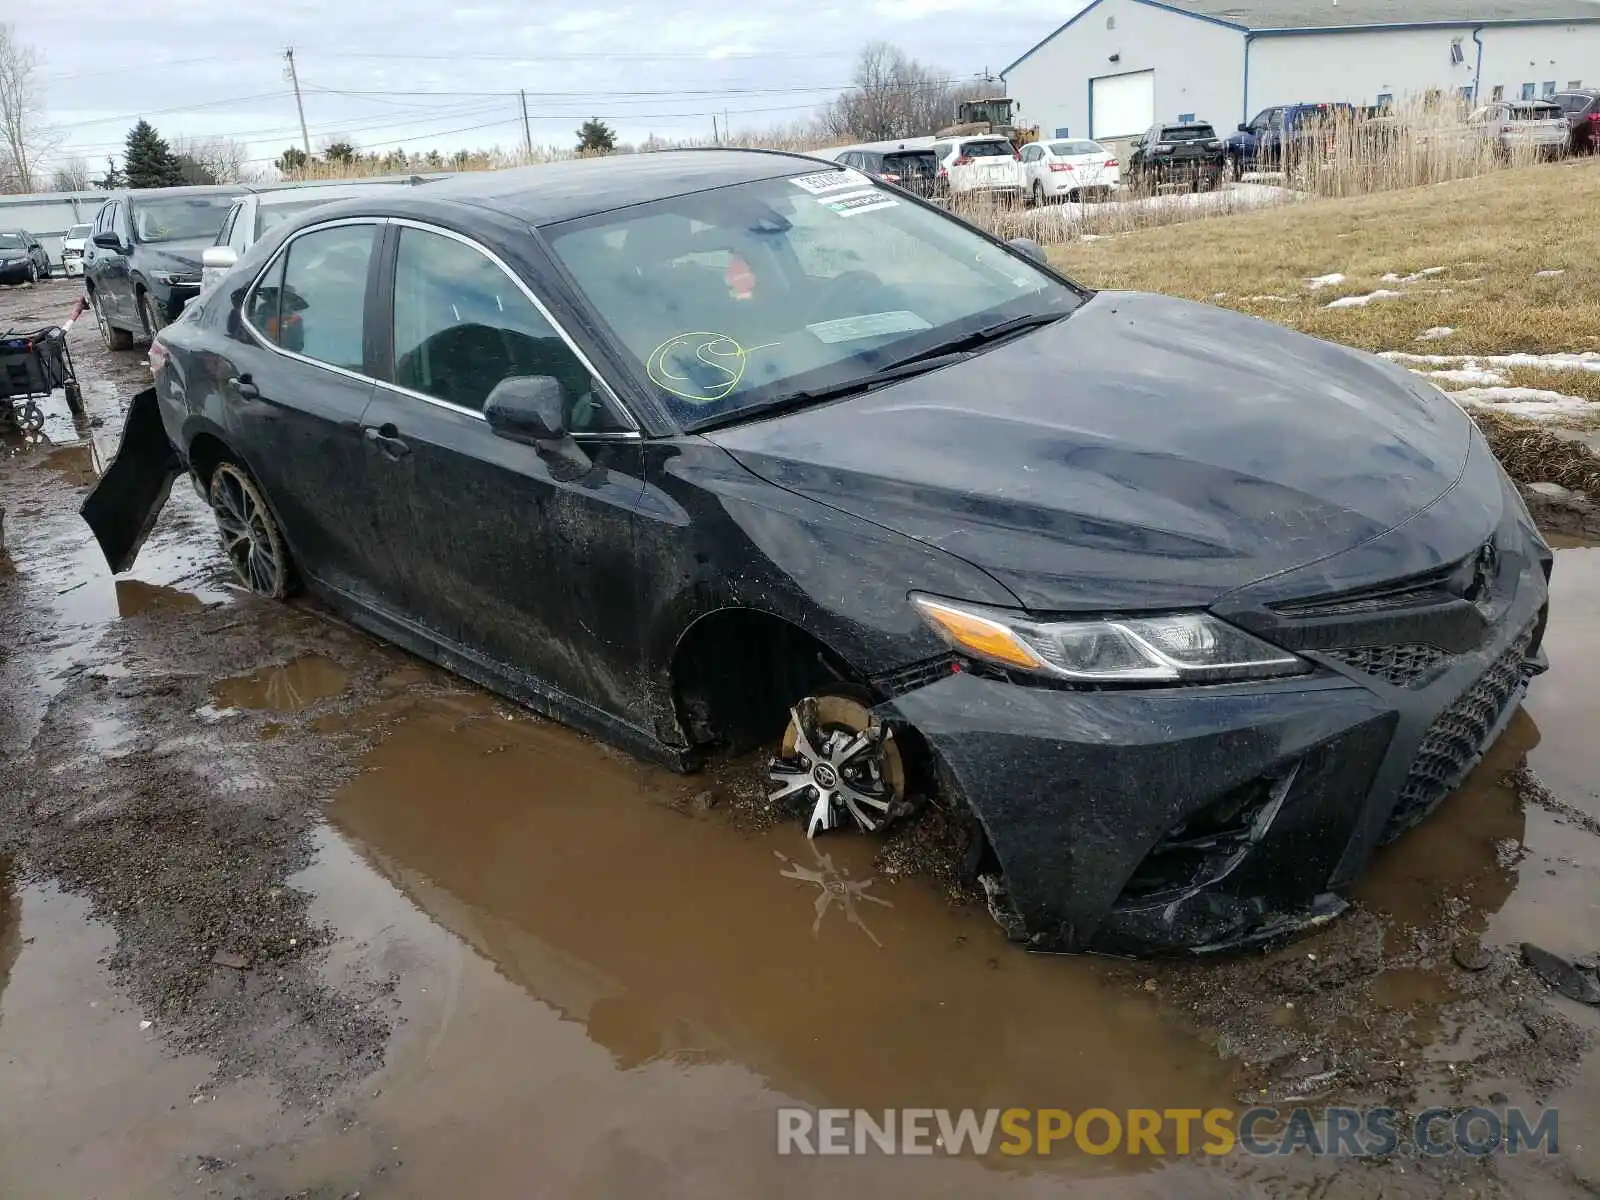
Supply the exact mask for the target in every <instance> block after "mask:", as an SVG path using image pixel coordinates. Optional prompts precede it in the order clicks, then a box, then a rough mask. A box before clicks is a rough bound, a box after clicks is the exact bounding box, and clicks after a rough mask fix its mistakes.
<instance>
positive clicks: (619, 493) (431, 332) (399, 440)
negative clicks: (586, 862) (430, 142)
mask: <svg viewBox="0 0 1600 1200" xmlns="http://www.w3.org/2000/svg"><path fill="white" fill-rule="evenodd" d="M395 224H396V226H397V229H396V233H397V235H398V236H397V238H396V246H395V250H394V262H393V268H392V274H393V284H392V288H393V305H392V322H393V323H392V334H393V338H392V341H393V347H392V372H391V374H390V376H389V382H388V383H387V384H384V383H381V382H380V384H379V386H378V389H377V391H376V393H375V395H374V397H373V403H372V408H371V409H370V410H369V411H368V414H367V417H366V418H365V420H364V422H363V424H364V425H365V426H366V431H365V432H366V437H367V442H366V452H367V460H368V461H367V470H368V471H369V472H370V473H371V474H372V476H373V477H374V479H376V480H382V481H384V482H383V483H382V484H381V485H380V490H381V491H382V492H383V493H384V494H385V496H386V497H387V500H386V503H387V505H388V506H389V507H390V508H391V511H393V512H394V513H396V519H395V521H394V523H393V525H392V527H391V531H390V541H391V543H392V545H393V546H394V551H395V554H396V556H397V557H398V559H399V562H400V566H401V569H402V571H403V573H404V575H405V577H406V580H407V583H408V587H407V591H406V609H405V615H406V616H407V617H409V618H411V619H412V620H415V621H417V622H418V623H420V624H421V625H422V626H424V627H425V628H426V629H427V630H428V631H429V632H430V633H431V634H432V635H433V636H434V637H435V638H437V639H442V640H443V641H445V642H448V643H451V644H453V645H454V646H456V647H460V648H463V649H465V650H466V651H467V652H468V653H469V654H470V655H472V656H473V657H475V658H477V659H478V660H479V661H480V662H483V663H485V664H486V665H488V667H489V668H490V670H493V671H496V672H499V673H501V674H502V675H503V676H504V677H505V678H506V679H507V680H508V681H509V682H511V683H512V684H513V685H514V686H515V687H516V689H517V690H520V691H521V692H522V693H523V694H524V698H525V699H526V698H532V699H534V700H539V699H549V698H553V699H555V700H557V701H560V700H561V699H562V698H563V697H564V698H566V699H568V700H574V701H577V702H578V704H579V705H582V706H588V707H590V708H594V709H601V710H606V711H610V712H616V713H622V714H625V719H626V720H628V722H629V723H630V724H634V725H636V726H638V727H641V728H643V727H646V726H647V725H648V723H649V715H648V713H647V712H646V711H645V707H644V694H645V691H644V687H643V683H642V669H643V668H642V666H641V662H642V655H641V653H640V625H641V621H640V620H639V615H638V614H639V586H638V582H637V580H636V579H635V577H634V567H633V562H634V559H633V539H634V513H635V511H636V510H635V506H636V504H637V503H638V500H639V497H640V496H641V494H642V493H643V491H644V478H643V464H642V458H643V456H642V454H641V450H640V444H639V441H638V437H637V434H636V433H635V432H633V429H632V420H631V418H630V417H628V415H627V414H626V413H625V412H623V411H622V410H621V409H620V408H618V407H617V406H616V403H615V401H614V399H612V397H611V396H610V395H609V393H608V391H607V390H606V389H605V387H604V386H603V385H602V384H600V383H599V382H598V381H597V380H596V379H595V378H594V376H593V374H592V373H591V371H590V369H589V368H588V366H587V365H585V364H584V362H583V361H581V359H580V358H579V356H578V355H577V354H576V353H575V352H574V350H573V349H572V347H571V344H570V343H569V342H568V341H567V340H566V339H565V338H564V337H563V335H562V333H561V332H560V331H559V330H558V329H557V328H556V327H555V326H554V324H553V323H552V321H551V319H550V318H549V317H548V316H547V315H546V313H545V312H544V311H543V310H542V309H541V308H540V307H539V306H538V305H537V304H535V302H534V301H533V300H532V299H530V296H529V293H528V292H527V291H526V289H525V288H524V287H523V285H522V284H521V283H520V282H519V281H518V280H516V279H515V278H514V277H513V276H512V275H511V274H510V273H509V271H508V270H507V269H506V268H505V267H503V266H502V265H501V264H500V263H498V262H497V261H495V260H494V259H492V258H490V257H489V256H488V255H487V254H486V253H485V252H484V251H483V250H482V249H481V248H479V247H478V246H477V245H476V244H475V243H473V242H471V241H469V240H467V239H465V238H463V237H460V236H458V235H455V234H452V233H447V232H445V231H442V230H434V229H431V228H424V227H421V226H417V225H411V224H406V223H402V222H398V221H397V222H395ZM513 375H521V376H529V375H545V376H552V377H554V378H555V379H556V380H557V381H558V382H559V383H560V385H561V388H562V391H563V393H564V395H565V397H566V400H567V406H568V413H569V428H571V429H572V430H573V432H574V438H575V440H576V441H577V442H578V443H579V445H580V447H581V449H582V450H583V451H584V453H585V454H586V455H587V457H588V459H589V460H590V464H591V465H590V468H589V469H588V470H587V471H584V472H582V473H580V474H578V475H577V476H576V477H572V476H571V473H570V472H567V471H564V470H557V469H554V468H553V467H552V465H551V463H549V462H547V461H546V459H545V458H543V457H541V456H540V454H539V452H538V451H537V450H536V449H535V448H534V447H532V446H528V445H524V444H521V443H518V442H513V441H508V440H506V439H505V438H502V437H499V436H498V435H496V434H495V433H494V431H493V430H491V429H490V428H489V425H488V423H487V422H486V421H485V420H484V418H483V406H484V402H485V401H486V400H487V399H488V396H489V393H490V392H491V391H492V390H493V389H494V386H495V385H496V384H497V383H499V382H500V380H502V379H504V378H507V377H510V376H513ZM401 512H406V513H408V515H409V520H406V519H405V518H403V517H400V516H399V514H400V513H401ZM570 714H571V706H567V710H566V713H565V714H564V715H570Z"/></svg>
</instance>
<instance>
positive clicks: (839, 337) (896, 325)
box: [806, 308, 933, 343]
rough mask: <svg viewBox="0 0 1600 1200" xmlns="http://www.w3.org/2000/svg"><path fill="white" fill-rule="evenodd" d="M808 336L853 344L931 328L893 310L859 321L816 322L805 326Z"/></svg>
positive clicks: (915, 315)
mask: <svg viewBox="0 0 1600 1200" xmlns="http://www.w3.org/2000/svg"><path fill="white" fill-rule="evenodd" d="M806 328H807V329H809V330H810V331H811V332H812V333H814V334H816V335H817V340H819V341H823V342H828V343H833V342H853V341H856V340H857V339H858V338H869V337H883V336H884V335H885V334H890V333H918V332H920V331H921V330H924V329H932V328H933V326H932V325H930V324H928V322H927V321H924V320H923V319H922V318H921V317H919V316H917V314H916V313H914V312H908V311H907V310H906V309H903V308H901V309H896V310H895V311H893V312H880V313H864V314H863V315H861V316H859V317H840V318H839V319H838V320H837V321H819V322H817V323H816V324H815V325H807V326H806Z"/></svg>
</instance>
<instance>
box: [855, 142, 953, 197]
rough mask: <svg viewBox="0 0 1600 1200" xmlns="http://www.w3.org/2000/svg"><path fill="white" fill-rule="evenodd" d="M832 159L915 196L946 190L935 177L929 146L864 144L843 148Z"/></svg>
mask: <svg viewBox="0 0 1600 1200" xmlns="http://www.w3.org/2000/svg"><path fill="white" fill-rule="evenodd" d="M835 161H836V162H838V164H839V165H840V166H841V167H854V168H855V169H856V170H858V171H865V172H866V173H867V174H869V175H871V176H873V177H875V178H877V179H881V180H883V182H884V183H893V184H896V185H898V186H900V187H903V188H905V190H906V191H908V192H912V193H914V194H915V195H918V196H934V195H941V194H943V193H944V192H945V191H947V190H948V187H947V185H946V184H945V183H944V182H943V181H942V180H941V179H940V178H939V156H938V155H937V154H936V153H934V151H933V148H932V147H914V148H911V149H906V148H904V147H899V146H890V147H888V148H883V147H864V148H862V149H856V150H846V151H844V152H843V153H842V154H839V155H838V156H837V158H836V159H835Z"/></svg>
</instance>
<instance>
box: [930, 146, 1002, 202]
mask: <svg viewBox="0 0 1600 1200" xmlns="http://www.w3.org/2000/svg"><path fill="white" fill-rule="evenodd" d="M933 152H934V153H935V154H937V155H938V156H939V176H940V178H941V179H943V180H944V181H945V182H946V183H947V184H948V185H949V188H950V194H951V195H952V196H962V195H969V194H972V193H976V192H985V193H990V194H995V195H1002V196H1020V195H1022V190H1023V176H1022V160H1021V156H1020V155H1018V153H1017V151H1016V147H1014V146H1012V144H1011V142H1010V141H1009V140H1008V139H1006V138H1003V137H1000V136H999V135H998V134H982V135H980V136H977V137H962V138H950V139H948V140H945V139H941V140H940V141H937V142H935V143H934V146H933Z"/></svg>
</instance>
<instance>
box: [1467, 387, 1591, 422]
mask: <svg viewBox="0 0 1600 1200" xmlns="http://www.w3.org/2000/svg"><path fill="white" fill-rule="evenodd" d="M1445 395H1447V396H1449V397H1450V399H1452V400H1454V401H1455V402H1456V403H1457V404H1460V405H1462V406H1463V407H1465V408H1493V409H1495V410H1497V411H1499V412H1503V413H1506V414H1507V415H1508V416H1514V417H1527V418H1529V419H1530V420H1534V421H1557V420H1561V419H1562V418H1565V417H1576V416H1590V415H1592V414H1594V413H1596V412H1600V404H1596V403H1595V402H1594V401H1593V400H1585V399H1584V398H1583V397H1581V396H1567V395H1563V394H1562V393H1561V392H1549V391H1545V390H1544V389H1543V388H1525V387H1481V388H1462V389H1461V390H1460V391H1458V392H1446V393H1445Z"/></svg>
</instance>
